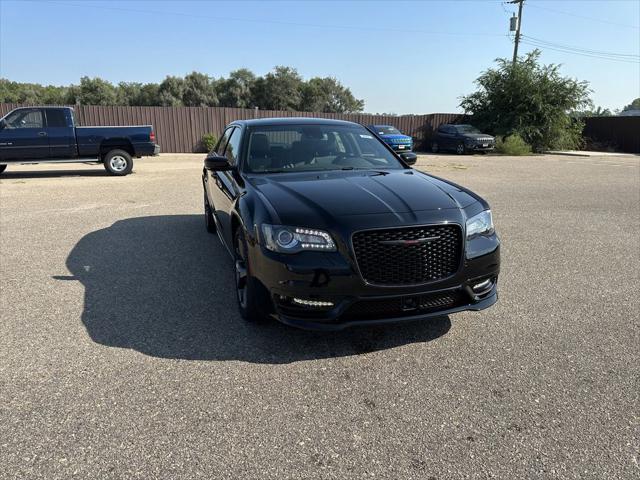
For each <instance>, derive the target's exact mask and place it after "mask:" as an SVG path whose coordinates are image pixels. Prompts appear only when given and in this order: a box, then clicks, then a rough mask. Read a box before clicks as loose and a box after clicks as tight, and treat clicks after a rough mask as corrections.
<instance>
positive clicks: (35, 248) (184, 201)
mask: <svg viewBox="0 0 640 480" xmlns="http://www.w3.org/2000/svg"><path fill="white" fill-rule="evenodd" d="M201 162H202V156H199V155H163V156H161V157H159V158H150V159H145V160H141V161H138V162H137V163H136V167H135V172H134V174H133V175H130V176H128V177H124V178H115V177H108V176H105V175H104V172H103V170H102V169H101V168H100V167H95V166H78V167H75V166H73V165H64V166H54V167H52V166H46V165H40V166H10V167H9V169H8V170H7V171H6V172H5V174H4V175H3V176H2V180H0V234H1V237H0V248H1V252H0V262H1V264H0V265H1V267H0V288H1V291H0V315H1V319H0V320H1V321H0V458H1V460H0V478H2V479H5V478H6V479H9V478H11V479H13V478H25V479H40V478H42V479H58V478H65V479H66V478H74V475H75V477H77V478H100V479H110V478H140V479H152V478H167V479H179V478H229V479H231V478H233V479H237V478H261V479H267V478H309V479H319V478H327V479H329V478H335V479H349V478H390V479H400V478H402V479H410V478H415V479H457V478H503V479H516V478H532V479H535V478H544V479H553V478H558V479H560V478H562V479H568V478H581V479H585V478H586V479H591V478H593V479H622V478H625V479H627V478H638V477H639V476H640V466H639V464H640V425H639V423H640V422H639V415H640V401H639V394H640V381H639V379H640V375H639V374H640V361H639V350H640V334H639V330H638V314H639V311H640V308H639V307H640V305H639V300H638V287H639V284H640V278H639V271H640V157H633V156H629V157H620V158H618V157H616V158H606V157H592V158H576V157H561V156H540V157H533V158H510V157H493V156H469V157H457V156H432V155H428V156H422V157H421V158H420V160H419V163H418V168H421V169H424V170H426V171H429V172H432V173H434V174H435V175H438V176H442V177H445V178H449V179H452V180H454V181H456V182H458V183H461V184H463V185H465V186H469V187H470V188H472V189H474V190H475V191H477V192H478V193H480V194H481V195H483V196H484V197H485V198H487V199H488V200H489V202H490V203H491V204H492V208H493V211H494V218H495V221H496V225H497V228H498V230H499V233H500V234H501V237H502V241H503V248H502V262H503V263H502V266H503V267H502V275H501V277H500V295H501V296H500V301H499V303H498V304H497V305H496V306H494V307H493V308H491V309H489V310H486V311H484V312H479V313H463V314H458V315H455V316H451V317H450V318H443V319H440V320H434V321H430V322H426V323H417V324H415V323H414V324H410V325H402V326H387V327H377V328H373V329H359V330H350V331H346V332H340V333H332V334H318V333H309V332H302V331H297V330H293V329H291V328H288V327H285V326H283V325H280V324H277V323H270V324H267V325H264V326H254V325H248V324H245V323H243V322H242V320H241V319H240V317H239V316H238V314H237V312H236V308H235V303H234V297H233V290H232V282H233V280H232V268H231V267H232V266H231V261H230V259H229V257H228V255H227V254H226V252H225V251H223V247H222V246H221V245H220V243H219V242H218V240H217V238H216V237H215V236H211V235H207V234H206V232H205V230H204V225H203V221H202V218H201V199H202V190H201V186H200V169H201Z"/></svg>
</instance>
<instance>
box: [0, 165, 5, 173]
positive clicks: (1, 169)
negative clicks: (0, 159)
mask: <svg viewBox="0 0 640 480" xmlns="http://www.w3.org/2000/svg"><path fill="white" fill-rule="evenodd" d="M6 169H7V166H6V165H0V173H2V172H4V171H5V170H6Z"/></svg>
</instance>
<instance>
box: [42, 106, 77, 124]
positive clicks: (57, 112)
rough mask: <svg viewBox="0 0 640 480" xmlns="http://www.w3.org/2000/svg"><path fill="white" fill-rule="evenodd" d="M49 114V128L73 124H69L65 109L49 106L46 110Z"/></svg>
mask: <svg viewBox="0 0 640 480" xmlns="http://www.w3.org/2000/svg"><path fill="white" fill-rule="evenodd" d="M45 112H46V115H47V127H49V128H60V127H62V128H66V127H70V126H71V125H67V123H68V122H67V116H66V115H65V111H64V110H62V109H60V108H47V109H46V110H45Z"/></svg>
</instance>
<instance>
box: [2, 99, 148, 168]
mask: <svg viewBox="0 0 640 480" xmlns="http://www.w3.org/2000/svg"><path fill="white" fill-rule="evenodd" d="M155 140H156V138H155V133H154V131H153V126H151V125H144V126H136V127H78V126H76V124H75V119H74V116H73V109H72V108H69V107H22V108H16V109H15V110H12V111H10V112H9V113H7V114H6V115H5V116H4V117H2V119H0V173H2V172H3V171H4V170H5V169H6V168H7V165H9V164H12V163H14V164H15V163H17V164H25V163H70V162H74V163H98V164H103V165H104V168H105V170H106V171H107V172H108V173H109V174H111V175H118V176H122V175H127V174H129V173H131V170H132V168H133V158H134V157H138V158H139V157H143V156H150V155H157V154H158V153H160V146H159V145H157V144H156V143H155Z"/></svg>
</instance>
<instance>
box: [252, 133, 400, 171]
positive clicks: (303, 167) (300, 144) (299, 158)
mask: <svg viewBox="0 0 640 480" xmlns="http://www.w3.org/2000/svg"><path fill="white" fill-rule="evenodd" d="M401 168H404V167H403V165H402V164H401V163H400V162H399V161H398V159H397V158H396V157H395V156H394V155H393V154H392V153H391V152H389V150H387V148H386V147H385V146H384V144H383V143H382V142H381V141H380V140H379V139H377V138H376V137H375V136H374V135H372V134H371V133H370V132H369V131H368V130H366V129H365V128H364V127H361V126H359V125H353V126H351V125H271V126H260V127H252V128H251V130H250V131H249V145H248V155H247V162H246V167H245V170H246V171H248V172H252V173H276V172H302V171H324V170H356V169H362V170H371V169H384V170H386V169H401Z"/></svg>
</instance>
